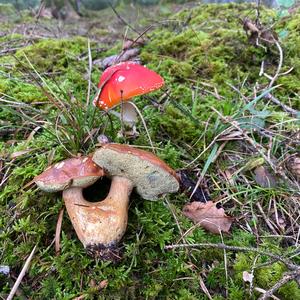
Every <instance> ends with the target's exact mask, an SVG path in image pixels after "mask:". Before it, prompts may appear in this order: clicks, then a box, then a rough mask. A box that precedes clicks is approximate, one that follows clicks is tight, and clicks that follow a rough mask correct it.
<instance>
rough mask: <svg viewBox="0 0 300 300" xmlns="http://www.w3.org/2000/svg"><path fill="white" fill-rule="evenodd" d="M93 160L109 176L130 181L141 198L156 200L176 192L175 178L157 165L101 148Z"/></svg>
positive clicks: (177, 185) (176, 181)
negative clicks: (163, 195) (120, 177)
mask: <svg viewBox="0 0 300 300" xmlns="http://www.w3.org/2000/svg"><path fill="white" fill-rule="evenodd" d="M93 160H94V162H95V163H96V164H98V165H99V166H101V167H102V168H104V169H105V170H108V174H109V175H110V176H122V177H126V178H128V179H130V180H131V181H132V182H133V185H134V186H135V187H136V190H137V192H138V193H139V194H140V195H141V197H142V198H144V199H147V200H156V199H157V198H158V197H159V196H160V195H162V194H166V193H173V192H176V191H178V189H179V183H178V180H177V179H176V178H174V176H173V175H172V174H170V173H169V172H168V171H166V170H164V168H161V167H160V166H159V165H156V164H153V163H152V162H150V161H148V160H144V159H141V158H139V157H138V156H135V155H132V154H131V153H130V151H128V153H119V152H117V151H114V150H112V149H107V148H106V149H104V148H101V149H99V150H98V151H96V152H95V154H94V156H93Z"/></svg>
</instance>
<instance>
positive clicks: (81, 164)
mask: <svg viewBox="0 0 300 300" xmlns="http://www.w3.org/2000/svg"><path fill="white" fill-rule="evenodd" d="M103 175H104V172H103V170H102V169H101V168H100V167H99V166H97V165H96V164H95V163H94V162H93V160H92V158H91V157H87V156H82V157H78V158H69V159H66V160H64V161H61V162H59V163H56V164H54V165H52V166H50V167H48V168H47V169H46V170H45V171H44V172H43V173H42V174H40V175H38V176H36V177H35V178H34V181H35V183H36V184H37V186H38V187H39V188H40V189H41V190H43V191H45V192H58V191H62V190H65V189H66V188H68V187H82V188H84V187H88V186H90V185H92V184H93V183H94V182H96V181H97V180H98V179H99V178H100V177H102V176H103Z"/></svg>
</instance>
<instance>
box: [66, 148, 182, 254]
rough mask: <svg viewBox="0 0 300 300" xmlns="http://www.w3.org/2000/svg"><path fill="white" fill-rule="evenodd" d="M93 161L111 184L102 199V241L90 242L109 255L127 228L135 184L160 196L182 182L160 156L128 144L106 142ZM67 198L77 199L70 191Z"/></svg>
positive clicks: (144, 193) (149, 196)
mask: <svg viewBox="0 0 300 300" xmlns="http://www.w3.org/2000/svg"><path fill="white" fill-rule="evenodd" d="M93 161H94V162H95V163H96V164H97V165H99V166H100V167H101V168H103V169H104V170H105V173H106V174H107V176H109V177H110V178H111V187H110V191H109V194H108V196H107V197H106V199H105V200H103V201H102V205H104V203H105V205H106V206H105V207H106V209H105V212H106V214H105V215H104V214H103V217H102V221H101V226H102V231H101V232H102V233H101V234H102V242H101V243H99V244H95V245H94V246H92V245H91V246H92V247H94V249H97V251H98V252H102V255H103V256H104V257H109V256H111V255H114V253H115V251H116V245H117V243H118V242H119V240H120V239H121V238H122V236H123V235H124V233H125V231H126V227H127V219H128V203H129V197H130V194H131V191H132V189H133V188H136V191H137V193H138V194H139V195H140V196H141V197H142V198H144V199H148V200H157V199H158V198H159V197H160V196H161V195H163V194H166V193H174V192H176V191H178V189H179V182H178V178H177V175H176V173H175V171H174V170H172V169H171V168H170V167H169V166H168V165H167V164H166V163H165V162H163V161H162V160H161V159H159V158H158V157H156V156H155V155H154V154H152V153H150V152H147V151H144V150H140V149H136V148H134V147H131V146H128V145H121V144H106V145H104V146H103V147H102V148H100V149H99V150H97V151H96V152H95V153H94V156H93ZM76 195H79V194H78V193H77V194H76ZM68 198H72V199H74V195H71V193H69V194H68ZM102 207H103V206H102Z"/></svg>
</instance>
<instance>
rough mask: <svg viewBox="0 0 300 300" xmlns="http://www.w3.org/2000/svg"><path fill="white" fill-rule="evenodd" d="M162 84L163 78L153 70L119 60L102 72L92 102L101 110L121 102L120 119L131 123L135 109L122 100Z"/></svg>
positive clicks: (159, 86)
mask: <svg viewBox="0 0 300 300" xmlns="http://www.w3.org/2000/svg"><path fill="white" fill-rule="evenodd" d="M163 85H164V80H163V78H162V77H161V76H160V75H158V74H157V73H155V72H154V71H152V70H150V69H148V68H146V67H144V66H142V65H140V64H137V63H134V62H132V61H126V62H121V63H119V64H116V65H114V66H111V67H109V68H107V69H106V70H105V71H104V72H103V74H102V76H101V77H100V82H99V85H98V87H99V91H100V92H99V93H98V94H97V96H96V97H95V99H94V101H93V103H94V105H95V106H97V107H99V108H101V109H103V110H109V109H111V108H113V107H115V106H117V105H119V104H120V103H123V107H122V109H123V111H122V120H123V121H124V122H126V123H128V124H130V125H132V123H133V124H134V123H135V122H136V112H135V109H134V108H133V107H132V105H131V104H127V103H126V102H125V103H124V102H123V101H128V100H130V99H131V98H133V97H135V96H139V95H143V94H147V93H150V92H152V91H155V90H157V89H159V88H161V87H162V86H163Z"/></svg>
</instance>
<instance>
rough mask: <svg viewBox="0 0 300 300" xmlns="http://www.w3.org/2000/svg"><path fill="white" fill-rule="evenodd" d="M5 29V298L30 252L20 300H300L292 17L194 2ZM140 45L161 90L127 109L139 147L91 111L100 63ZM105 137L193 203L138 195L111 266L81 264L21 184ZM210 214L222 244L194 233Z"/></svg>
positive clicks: (32, 21)
mask: <svg viewBox="0 0 300 300" xmlns="http://www.w3.org/2000/svg"><path fill="white" fill-rule="evenodd" d="M0 15H1V21H2V22H1V24H0V46H1V48H0V170H1V171H0V190H1V194H0V250H1V251H0V298H1V299H6V297H7V295H8V294H9V292H10V291H11V289H12V287H13V285H14V283H15V282H16V280H17V277H18V275H19V273H20V272H21V270H22V268H23V266H24V263H25V261H26V259H27V258H28V256H29V254H30V253H31V251H32V249H33V248H34V247H35V246H36V248H35V253H34V255H33V256H32V258H31V261H30V266H29V269H28V272H27V273H26V275H25V277H24V278H23V279H22V281H21V282H20V284H19V286H18V289H17V292H16V295H17V297H16V299H77V300H79V299H197V300H199V299H215V300H216V299H234V300H239V299H243V300H244V299H268V298H270V297H272V298H273V299H278V298H279V299H287V300H288V299H289V300H290V299H294V300H297V299H300V289H299V284H300V265H299V263H300V259H299V253H300V248H299V239H300V219H299V209H300V195H299V179H300V156H299V146H300V124H299V116H300V114H299V110H300V97H299V95H300V85H299V80H300V34H299V33H300V25H299V24H300V11H299V9H298V10H297V9H294V10H290V11H289V13H288V12H286V14H285V15H284V16H283V15H282V14H280V13H279V12H278V11H275V10H270V9H266V8H264V7H260V8H259V10H258V9H257V8H256V7H255V6H253V5H251V4H226V5H221V4H209V5H200V4H197V3H192V2H191V3H189V4H185V5H164V6H155V7H151V9H150V8H149V7H140V6H136V5H135V6H133V5H132V6H120V7H117V8H116V10H115V11H113V10H112V9H111V8H108V9H105V10H103V11H99V12H90V15H89V17H82V18H80V19H76V20H67V21H61V20H56V19H53V18H50V19H47V18H43V17H42V16H40V15H35V16H34V15H32V13H30V12H21V13H18V12H16V11H14V10H13V9H12V8H11V7H9V6H0ZM139 36H143V38H144V40H145V44H144V45H140V46H139V49H138V50H137V51H138V52H139V56H138V58H139V59H140V60H141V62H142V63H143V64H145V65H147V67H148V68H150V69H152V70H154V71H156V72H157V73H159V74H160V75H161V76H162V77H163V78H164V80H165V86H164V87H163V88H162V89H160V90H158V91H155V92H153V93H151V94H149V95H146V96H141V97H138V98H137V99H136V100H135V103H136V105H137V107H138V108H139V110H140V112H141V114H142V117H143V120H144V122H145V123H146V128H145V126H144V124H143V122H142V121H141V120H139V122H138V124H137V130H138V132H139V135H138V136H135V137H126V136H125V137H124V136H120V135H119V134H118V132H119V131H120V130H121V127H122V126H121V123H120V121H119V119H118V118H117V117H115V116H114V115H111V114H108V113H105V112H101V111H100V110H96V111H95V108H94V106H93V105H92V103H91V101H92V99H93V97H94V96H95V94H96V93H97V84H98V81H99V76H100V75H101V73H102V72H103V59H105V58H107V57H109V56H110V55H117V54H120V53H123V52H122V51H123V50H122V47H123V45H124V42H125V40H127V39H132V40H137V38H138V37H139ZM122 55H123V54H122ZM147 132H148V134H147ZM101 135H105V136H107V137H108V138H109V139H111V140H112V141H113V142H116V143H126V144H131V145H135V146H136V147H140V148H143V149H146V150H148V151H155V152H156V154H157V155H158V156H159V157H160V158H161V159H163V160H164V161H166V162H167V163H168V164H169V165H170V166H171V167H172V168H174V169H175V170H177V171H178V172H181V174H182V176H185V175H186V176H187V177H188V178H189V180H190V181H191V182H192V185H193V187H194V188H195V191H196V193H195V194H193V193H192V192H191V191H186V190H184V189H182V190H181V191H180V192H178V193H177V194H172V195H168V196H164V197H163V198H161V199H158V201H147V200H143V199H141V198H140V197H139V196H138V195H137V194H135V193H134V194H133V195H132V197H131V202H130V207H129V218H128V228H127V231H126V233H125V235H124V237H123V239H122V241H121V243H120V245H119V247H120V250H121V253H122V258H121V260H120V261H118V262H109V261H101V260H100V259H98V258H96V259H95V258H93V257H90V256H88V255H87V253H86V252H85V250H84V248H83V246H82V244H81V243H80V241H79V240H78V238H77V236H76V234H75V232H74V229H73V228H72V224H71V222H70V220H69V217H68V215H67V213H66V212H63V208H64V204H63V202H62V200H61V193H54V194H47V193H44V192H41V191H40V190H38V188H37V187H36V185H35V184H34V183H33V181H32V180H33V179H34V177H35V176H37V175H38V174H40V173H41V172H42V171H43V170H44V169H46V168H47V166H49V165H51V164H54V163H56V162H59V161H61V160H63V159H65V158H69V157H75V156H79V155H87V154H90V153H92V152H94V151H95V149H97V148H98V147H99V136H101ZM149 136H150V139H149ZM151 143H152V145H151ZM182 178H183V177H182ZM100 184H101V190H100V191H99V189H97V187H99V182H97V183H96V184H95V185H94V186H93V187H91V189H88V190H87V191H86V192H85V196H86V197H87V198H88V200H91V201H94V200H97V199H101V198H103V197H105V195H106V194H107V192H108V190H109V181H104V182H101V183H100ZM91 191H92V192H91ZM95 191H96V192H95ZM91 194H93V197H94V199H92V197H91ZM199 194H200V195H204V196H203V197H202V198H201V197H200V199H199V198H197V199H196V195H199ZM193 200H197V203H196V206H197V209H196V210H195V211H192V208H191V206H187V204H188V203H189V202H190V201H193ZM208 203H209V204H212V205H213V206H214V209H215V210H216V211H217V212H218V213H217V218H220V219H222V220H224V219H226V220H230V224H231V223H232V224H231V226H230V229H229V230H228V228H224V227H223V225H222V224H221V225H220V226H219V228H218V229H219V230H218V233H217V234H214V233H212V232H211V231H212V229H211V227H210V226H205V225H203V222H201V221H199V220H200V219H199V215H198V212H199V211H201V209H200V208H199V207H201V205H207V204H208ZM221 206H222V208H223V209H224V210H225V212H224V211H223V209H222V208H221ZM183 211H184V213H183ZM61 212H62V213H63V219H62V229H61V233H60V236H61V239H60V241H59V246H60V251H59V253H56V251H55V247H54V244H55V242H57V241H58V234H57V233H56V226H57V224H58V223H59V220H60V218H59V215H61ZM185 215H188V216H189V217H191V218H192V219H193V220H194V222H195V223H196V224H195V223H193V222H192V220H190V219H189V218H187V217H186V216H185ZM195 216H196V217H195ZM205 218H206V219H207V220H211V222H212V223H214V222H216V223H218V222H217V221H216V219H215V218H214V219H212V218H211V216H209V215H205ZM202 221H203V220H202ZM218 224H219V223H218Z"/></svg>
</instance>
